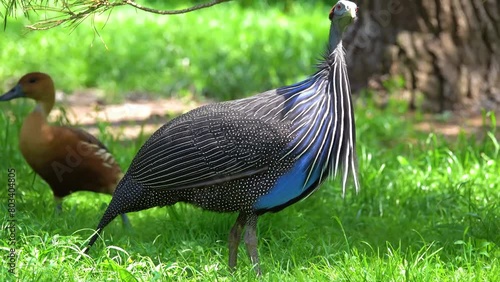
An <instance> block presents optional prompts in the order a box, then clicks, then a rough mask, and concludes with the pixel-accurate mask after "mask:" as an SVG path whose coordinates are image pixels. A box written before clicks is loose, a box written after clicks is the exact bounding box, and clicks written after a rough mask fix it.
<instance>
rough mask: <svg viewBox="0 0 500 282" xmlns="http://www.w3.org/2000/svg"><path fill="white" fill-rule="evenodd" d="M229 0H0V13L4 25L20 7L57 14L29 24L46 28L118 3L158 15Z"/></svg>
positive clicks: (73, 21)
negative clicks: (192, 0) (175, 4)
mask: <svg viewBox="0 0 500 282" xmlns="http://www.w3.org/2000/svg"><path fill="white" fill-rule="evenodd" d="M229 1H231V0H212V1H210V2H207V3H202V4H197V5H194V6H191V7H188V8H185V9H178V10H158V9H153V8H149V7H145V6H142V5H140V4H138V3H136V2H134V1H132V0H116V1H110V0H74V1H73V2H68V1H58V0H53V1H52V3H53V5H52V6H51V5H50V4H49V1H47V0H37V1H35V0H21V1H18V0H0V2H1V3H2V6H3V7H4V11H3V12H1V13H0V15H1V16H3V18H4V27H6V25H7V20H8V17H12V16H13V15H15V13H16V11H22V12H23V13H24V15H25V16H29V12H30V11H33V12H37V13H40V12H51V13H57V14H59V15H56V16H53V17H51V18H48V19H46V20H41V21H38V22H36V23H34V24H32V25H30V26H28V28H30V29H33V30H46V29H50V28H54V27H56V26H60V25H62V24H69V25H77V24H79V23H81V22H82V21H83V20H85V19H86V18H87V17H89V16H92V15H95V14H101V13H104V12H106V11H108V10H111V9H113V8H114V7H117V6H125V5H127V6H131V7H134V8H136V9H139V10H142V11H145V12H148V13H153V14H160V15H177V14H185V13H189V12H192V11H196V10H201V9H205V8H208V7H212V6H214V5H217V4H220V3H223V2H229Z"/></svg>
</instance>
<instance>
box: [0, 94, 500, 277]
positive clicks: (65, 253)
mask: <svg viewBox="0 0 500 282" xmlns="http://www.w3.org/2000/svg"><path fill="white" fill-rule="evenodd" d="M364 102H365V103H363V104H362V103H358V105H357V124H358V140H359V141H358V154H359V168H360V178H361V184H362V190H361V192H360V193H359V194H358V195H355V193H354V192H353V191H352V190H351V191H348V193H347V195H346V197H345V198H344V199H342V198H341V191H340V188H339V185H338V183H337V182H336V181H329V182H327V183H325V184H323V187H322V188H321V189H320V190H319V191H318V192H317V193H315V194H314V195H312V196H311V197H309V198H308V199H306V200H304V201H301V202H299V203H297V204H295V205H293V206H291V207H289V208H287V209H285V210H283V211H281V212H279V213H276V214H266V215H264V216H262V217H261V218H260V220H259V251H260V257H261V260H262V267H263V269H264V276H263V279H264V280H266V281H267V280H269V281H284V280H285V281H313V280H314V281H332V280H334V281H362V280H366V281H494V280H495V279H496V278H497V277H499V275H500V262H499V257H500V249H499V244H500V235H499V234H500V232H499V231H500V220H499V210H500V209H499V204H500V203H499V198H500V188H499V187H500V176H499V172H500V167H499V162H498V159H499V144H498V140H497V139H496V138H495V131H494V129H493V128H492V129H491V130H489V131H488V134H487V135H486V136H485V138H484V139H481V140H476V139H477V138H476V137H475V136H472V137H469V136H467V135H465V134H462V135H460V136H458V137H457V139H456V140H452V141H450V140H448V139H445V138H444V137H442V136H440V135H438V134H427V133H421V132H418V131H416V130H415V129H414V128H413V126H412V124H411V121H408V120H405V119H404V118H402V117H403V116H404V114H405V113H406V109H405V107H404V105H403V104H402V103H401V102H397V101H392V100H391V102H390V103H389V105H388V107H387V108H386V109H384V110H379V109H376V108H375V107H374V106H373V105H372V103H370V101H368V103H366V101H364ZM1 106H2V111H1V114H0V126H2V128H6V129H8V130H4V131H2V132H1V133H0V139H1V140H2V143H3V144H5V145H4V146H2V147H1V148H0V150H1V154H2V156H3V160H5V161H3V162H1V165H0V171H1V172H2V173H0V183H3V184H2V185H3V186H4V187H5V186H6V183H7V179H6V178H7V169H8V168H10V167H12V168H15V169H16V171H17V175H16V177H17V178H16V180H17V185H18V186H17V194H16V200H17V206H16V208H17V213H16V220H17V224H16V226H17V229H16V236H17V244H16V251H17V254H18V256H19V260H18V261H17V268H16V270H17V275H18V279H19V280H20V281H32V280H37V281H38V280H39V281H54V280H58V281H60V280H65V281H104V280H109V281H116V280H118V279H121V280H123V281H165V280H188V281H207V280H208V281H213V280H229V281H240V280H250V281H253V280H255V279H256V278H255V276H254V273H253V271H252V270H251V268H250V262H249V260H248V258H247V256H246V254H245V250H244V247H243V246H241V248H240V255H239V259H240V260H239V265H238V269H237V271H236V272H235V273H234V274H233V273H230V272H229V271H228V268H227V258H228V251H227V235H228V232H229V229H230V227H231V225H232V224H233V222H234V220H235V217H236V215H234V214H217V213H212V212H206V211H202V210H200V209H198V208H195V207H192V206H189V205H185V204H177V205H175V206H173V207H168V208H154V209H150V210H146V211H142V212H137V213H132V214H130V219H131V221H132V223H133V225H134V230H133V231H124V230H123V228H122V225H121V222H120V220H115V221H114V222H112V223H111V224H110V226H108V227H107V228H106V229H105V232H104V234H103V236H102V239H100V240H98V241H97V243H96V245H95V246H94V247H93V248H92V249H91V252H90V256H82V257H79V250H81V248H82V247H83V246H84V245H85V241H86V240H87V239H88V237H89V236H90V235H91V234H92V232H93V228H95V226H96V224H97V222H98V220H99V218H100V216H101V214H102V212H103V210H104V208H105V206H106V204H107V203H108V202H109V200H110V197H109V196H105V195H96V194H92V193H86V192H80V193H76V194H74V195H72V196H70V197H68V198H66V199H65V201H64V212H63V214H61V215H56V214H55V213H54V203H53V200H52V194H51V192H50V189H49V188H48V187H47V185H46V184H45V183H44V182H43V181H41V180H40V179H39V178H37V177H36V178H35V177H34V176H33V173H32V172H31V171H30V169H29V168H28V166H27V165H26V164H25V162H24V160H23V159H22V157H21V156H20V153H19V152H18V150H17V131H18V128H19V126H20V124H19V121H18V120H17V119H14V116H13V114H15V113H24V112H26V110H27V108H29V106H27V105H24V104H14V106H10V107H7V106H5V105H1ZM490 118H492V117H490ZM100 137H101V138H102V139H104V140H106V143H107V144H108V146H109V147H111V148H112V149H113V152H114V153H115V155H117V156H119V161H120V163H121V164H122V166H123V167H124V168H126V167H127V166H128V164H129V163H130V160H131V158H132V157H133V155H134V153H135V151H136V150H137V149H138V146H139V145H140V144H137V143H138V142H131V143H124V142H122V141H118V140H114V139H113V138H112V137H110V136H108V135H106V133H105V132H104V131H103V132H102V134H101V136H100ZM140 140H143V139H140ZM0 193H1V194H0V195H1V199H6V198H7V195H6V190H5V189H2V190H1V192H0ZM1 204H2V205H3V206H4V209H6V208H7V202H6V200H3V201H2V203H1ZM7 216H8V215H4V218H3V222H4V226H2V227H3V228H4V230H5V227H6V226H5V225H6V222H7V221H6V220H7ZM4 238H6V236H2V239H1V242H2V243H1V245H2V246H3V247H2V250H3V251H2V253H4V254H7V250H8V249H7V244H8V242H7V241H6V239H4ZM2 260H3V261H2V262H1V263H2V265H6V264H5V263H6V261H5V260H6V257H5V256H2ZM0 272H1V275H2V277H10V278H12V276H8V275H9V274H8V273H6V272H7V269H6V268H4V267H3V268H2V269H1V271H0Z"/></svg>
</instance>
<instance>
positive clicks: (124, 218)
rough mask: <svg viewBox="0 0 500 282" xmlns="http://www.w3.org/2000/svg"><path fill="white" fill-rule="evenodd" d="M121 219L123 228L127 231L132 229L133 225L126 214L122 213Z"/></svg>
mask: <svg viewBox="0 0 500 282" xmlns="http://www.w3.org/2000/svg"><path fill="white" fill-rule="evenodd" d="M120 217H121V218H122V223H123V227H125V228H127V229H131V228H132V224H130V220H129V219H128V216H127V214H126V213H122V214H120Z"/></svg>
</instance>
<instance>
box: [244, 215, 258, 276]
mask: <svg viewBox="0 0 500 282" xmlns="http://www.w3.org/2000/svg"><path fill="white" fill-rule="evenodd" d="M245 245H246V246H247V252H248V256H249V257H250V260H251V261H252V265H253V266H254V269H255V272H257V275H259V276H260V275H261V274H262V272H261V270H260V264H259V253H258V251H257V216H256V215H253V214H252V215H248V216H247V221H246V223H245Z"/></svg>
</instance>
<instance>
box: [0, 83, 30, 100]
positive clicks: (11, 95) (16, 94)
mask: <svg viewBox="0 0 500 282" xmlns="http://www.w3.org/2000/svg"><path fill="white" fill-rule="evenodd" d="M24 96H25V95H24V92H23V90H22V89H21V85H19V84H18V85H16V86H15V87H14V88H12V89H11V90H10V91H9V92H7V93H5V94H3V95H2V96H0V101H9V100H12V99H16V98H21V97H24Z"/></svg>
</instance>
